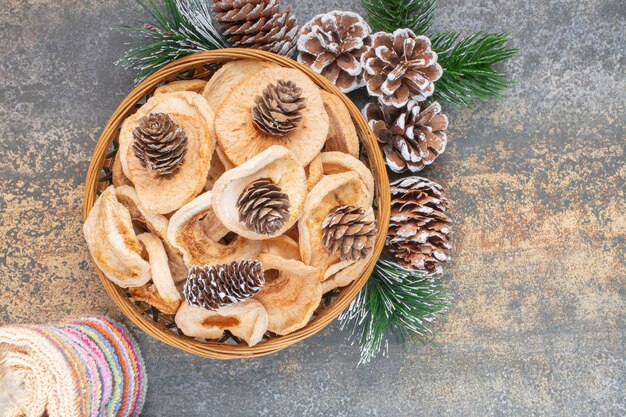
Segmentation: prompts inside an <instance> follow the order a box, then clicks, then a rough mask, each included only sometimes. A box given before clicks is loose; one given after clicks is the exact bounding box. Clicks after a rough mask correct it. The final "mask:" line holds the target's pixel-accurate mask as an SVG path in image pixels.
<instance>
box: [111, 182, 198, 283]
mask: <svg viewBox="0 0 626 417" xmlns="http://www.w3.org/2000/svg"><path fill="white" fill-rule="evenodd" d="M115 195H116V196H117V200H118V201H119V202H120V203H122V204H123V205H124V206H125V207H126V208H127V209H128V211H129V212H130V217H131V218H132V219H133V220H136V221H138V222H140V223H141V224H143V225H145V228H146V229H147V230H149V231H151V232H152V233H154V234H156V235H157V236H158V237H159V238H161V240H162V241H163V245H164V248H165V253H166V254H167V258H168V265H169V268H170V272H171V273H172V277H173V279H174V282H180V281H184V280H185V279H187V274H188V272H189V270H188V269H187V266H186V265H185V263H184V262H183V256H182V254H181V253H180V251H179V250H178V249H177V248H176V247H174V246H173V245H172V244H171V243H170V241H169V240H168V238H167V228H168V226H169V223H170V222H169V220H168V219H167V217H165V216H163V215H162V214H152V213H148V211H147V210H146V209H144V208H143V206H142V205H141V203H140V202H139V197H137V193H136V192H135V189H134V188H133V187H130V186H128V185H122V186H119V187H117V188H116V189H115Z"/></svg>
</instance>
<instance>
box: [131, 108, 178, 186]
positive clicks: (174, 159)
mask: <svg viewBox="0 0 626 417" xmlns="http://www.w3.org/2000/svg"><path fill="white" fill-rule="evenodd" d="M133 138H134V141H133V145H132V146H133V153H134V154H135V156H136V157H137V159H139V162H141V165H143V167H144V168H146V169H148V170H152V171H156V172H157V173H158V174H159V175H164V176H167V175H172V174H174V173H175V172H176V171H178V168H179V167H180V165H181V164H182V162H183V158H184V157H185V154H186V153H187V135H186V134H185V130H184V129H183V128H182V127H179V126H178V125H177V124H176V123H174V121H173V120H172V118H171V117H170V116H169V115H168V114H164V113H150V114H149V115H147V116H144V117H142V118H141V119H140V120H139V126H137V128H135V130H134V131H133Z"/></svg>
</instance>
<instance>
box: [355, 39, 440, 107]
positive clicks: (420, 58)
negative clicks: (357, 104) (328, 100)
mask: <svg viewBox="0 0 626 417" xmlns="http://www.w3.org/2000/svg"><path fill="white" fill-rule="evenodd" d="M361 63H362V64H363V67H364V68H365V72H364V73H363V78H364V79H365V85H366V86H367V91H368V92H369V94H370V95H372V96H376V97H379V100H380V101H381V102H382V103H383V104H385V105H387V106H394V107H402V106H404V105H406V104H407V102H408V101H409V100H411V99H413V100H416V101H423V100H426V98H428V97H430V96H431V95H432V94H433V92H434V91H435V81H437V80H438V79H439V78H440V77H441V75H442V74H443V69H442V68H441V66H440V65H439V64H438V63H437V54H436V53H435V52H434V51H433V50H432V49H431V46H430V39H428V38H427V37H426V36H416V35H415V34H414V33H413V31H411V30H410V29H398V30H396V31H395V32H393V34H391V33H384V32H378V33H376V34H374V35H373V36H372V46H371V47H370V48H369V49H368V50H367V51H365V53H364V54H363V55H362V56H361Z"/></svg>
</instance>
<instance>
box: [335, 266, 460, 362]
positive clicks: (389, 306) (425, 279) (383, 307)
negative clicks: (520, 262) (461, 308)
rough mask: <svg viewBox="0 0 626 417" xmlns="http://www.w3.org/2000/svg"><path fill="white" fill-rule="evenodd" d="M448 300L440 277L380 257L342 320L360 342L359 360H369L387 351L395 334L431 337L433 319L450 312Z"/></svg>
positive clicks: (410, 337)
mask: <svg viewBox="0 0 626 417" xmlns="http://www.w3.org/2000/svg"><path fill="white" fill-rule="evenodd" d="M449 301H450V300H449V296H448V293H447V292H446V290H445V287H444V285H443V283H442V281H441V278H440V277H429V276H425V275H422V274H420V273H417V272H415V271H412V270H410V269H406V268H404V267H402V266H401V265H398V264H396V263H394V262H390V261H387V260H383V259H381V260H379V261H378V262H377V264H376V267H375V268H374V272H373V273H372V276H371V277H370V278H369V280H368V281H367V283H366V284H365V286H364V287H363V289H362V290H361V291H360V292H359V294H358V295H357V296H356V298H355V299H354V301H352V303H351V304H350V307H348V309H347V310H346V311H344V312H343V313H342V314H341V316H340V317H339V320H340V321H341V328H342V329H343V328H349V329H350V332H351V338H352V341H353V342H357V343H359V346H360V349H361V359H360V363H367V362H369V361H370V360H371V359H373V358H374V357H376V355H378V354H379V353H380V352H381V351H382V353H383V355H385V354H386V353H387V349H388V346H389V339H390V338H392V337H395V338H396V339H397V340H398V341H399V342H400V343H405V342H406V341H409V340H416V341H422V342H426V341H429V340H431V337H432V335H433V331H434V329H433V327H434V321H435V319H436V318H438V317H440V316H442V315H444V314H445V313H446V312H447V311H448V306H449Z"/></svg>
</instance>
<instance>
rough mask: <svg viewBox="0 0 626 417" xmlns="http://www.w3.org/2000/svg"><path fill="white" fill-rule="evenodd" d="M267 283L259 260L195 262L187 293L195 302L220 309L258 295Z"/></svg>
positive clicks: (187, 297) (209, 308)
mask: <svg viewBox="0 0 626 417" xmlns="http://www.w3.org/2000/svg"><path fill="white" fill-rule="evenodd" d="M264 284H265V277H264V274H263V268H262V267H261V263H260V262H259V261H249V260H243V261H239V262H232V263H230V264H225V265H207V266H192V267H191V269H190V270H189V276H188V278H187V281H186V282H185V286H184V287H183V294H184V295H185V299H186V300H187V302H188V303H189V304H191V305H194V306H196V307H202V308H206V309H207V310H217V309H218V308H220V307H223V306H227V305H230V304H235V303H238V302H240V301H244V300H247V299H248V298H250V297H253V296H255V295H256V294H257V293H258V292H259V291H260V289H261V287H262V286H263V285H264Z"/></svg>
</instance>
